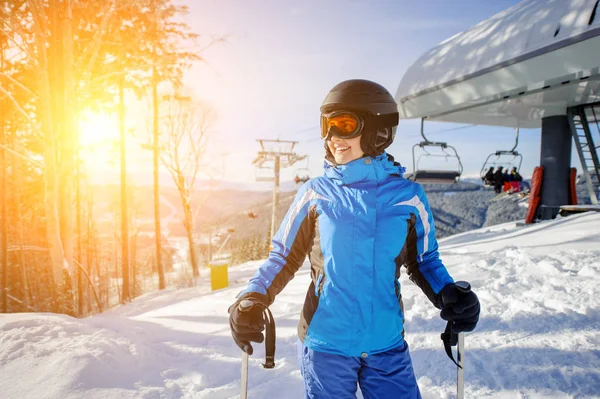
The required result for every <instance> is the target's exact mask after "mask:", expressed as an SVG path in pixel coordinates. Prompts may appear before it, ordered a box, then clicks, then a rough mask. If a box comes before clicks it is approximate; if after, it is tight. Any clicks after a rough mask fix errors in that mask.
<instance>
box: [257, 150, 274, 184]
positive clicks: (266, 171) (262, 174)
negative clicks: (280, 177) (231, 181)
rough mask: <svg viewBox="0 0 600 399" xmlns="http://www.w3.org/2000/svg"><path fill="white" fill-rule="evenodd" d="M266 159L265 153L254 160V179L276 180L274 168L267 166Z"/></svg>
mask: <svg viewBox="0 0 600 399" xmlns="http://www.w3.org/2000/svg"><path fill="white" fill-rule="evenodd" d="M266 161H267V158H266V156H265V155H264V154H258V156H257V157H256V158H255V159H254V161H252V164H253V165H254V180H256V181H266V182H272V181H275V176H274V175H273V168H271V167H268V166H265V165H264V164H265V162H266Z"/></svg>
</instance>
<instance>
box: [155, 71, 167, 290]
mask: <svg viewBox="0 0 600 399" xmlns="http://www.w3.org/2000/svg"><path fill="white" fill-rule="evenodd" d="M156 74H157V72H156V67H153V69H152V77H153V79H152V80H153V84H152V102H153V105H154V115H153V117H154V134H153V137H154V143H153V165H154V233H155V235H156V270H157V271H158V289H159V290H164V289H165V287H166V284H165V271H164V268H163V262H162V234H161V230H160V185H159V180H158V175H159V169H158V167H159V164H158V160H159V140H158V139H159V135H158V108H159V107H158V88H157V78H156Z"/></svg>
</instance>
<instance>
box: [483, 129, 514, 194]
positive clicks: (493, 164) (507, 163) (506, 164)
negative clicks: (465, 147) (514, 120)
mask: <svg viewBox="0 0 600 399" xmlns="http://www.w3.org/2000/svg"><path fill="white" fill-rule="evenodd" d="M518 145H519V128H518V127H517V128H516V129H515V145H514V146H513V148H512V149H510V150H508V151H496V152H494V153H492V154H490V155H488V157H487V158H486V159H485V162H484V163H483V166H482V167H481V171H480V172H479V176H480V177H481V180H482V181H483V184H485V185H486V186H490V185H493V183H492V182H489V181H487V179H486V178H485V176H486V173H487V172H488V171H489V169H490V168H492V170H493V169H497V168H498V167H500V166H501V167H503V168H504V170H506V171H507V172H509V171H510V170H511V169H512V168H513V167H516V168H517V173H520V170H521V164H522V163H523V156H522V155H521V154H519V152H517V146H518ZM493 157H496V158H495V159H494V158H493ZM502 157H504V160H503V161H501V159H502ZM506 157H512V158H511V159H506ZM490 158H492V160H491V161H490Z"/></svg>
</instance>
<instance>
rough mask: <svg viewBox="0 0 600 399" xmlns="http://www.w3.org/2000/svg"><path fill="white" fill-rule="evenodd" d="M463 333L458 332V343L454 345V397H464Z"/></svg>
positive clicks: (459, 398) (457, 398)
mask: <svg viewBox="0 0 600 399" xmlns="http://www.w3.org/2000/svg"><path fill="white" fill-rule="evenodd" d="M464 349H465V333H462V332H461V333H458V345H457V347H456V360H457V363H458V367H457V368H456V370H457V371H456V399H464V397H465V366H464V363H465V353H464Z"/></svg>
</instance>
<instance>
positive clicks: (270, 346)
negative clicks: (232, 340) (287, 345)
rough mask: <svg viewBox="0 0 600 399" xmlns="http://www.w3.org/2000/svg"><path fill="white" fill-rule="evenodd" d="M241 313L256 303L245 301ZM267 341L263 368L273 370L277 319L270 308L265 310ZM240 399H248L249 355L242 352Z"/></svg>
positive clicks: (241, 305) (240, 305) (241, 304)
mask: <svg viewBox="0 0 600 399" xmlns="http://www.w3.org/2000/svg"><path fill="white" fill-rule="evenodd" d="M238 306H239V309H240V311H247V310H248V309H250V308H251V307H252V306H254V302H252V301H251V300H250V299H244V300H243V301H241V302H240V304H239V305H238ZM263 312H264V317H265V327H266V339H265V356H266V357H265V363H263V367H264V368H266V369H272V368H274V367H275V319H273V314H272V313H271V311H270V310H269V308H264V310H263ZM240 399H248V353H246V352H245V351H242V381H241V393H240Z"/></svg>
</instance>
